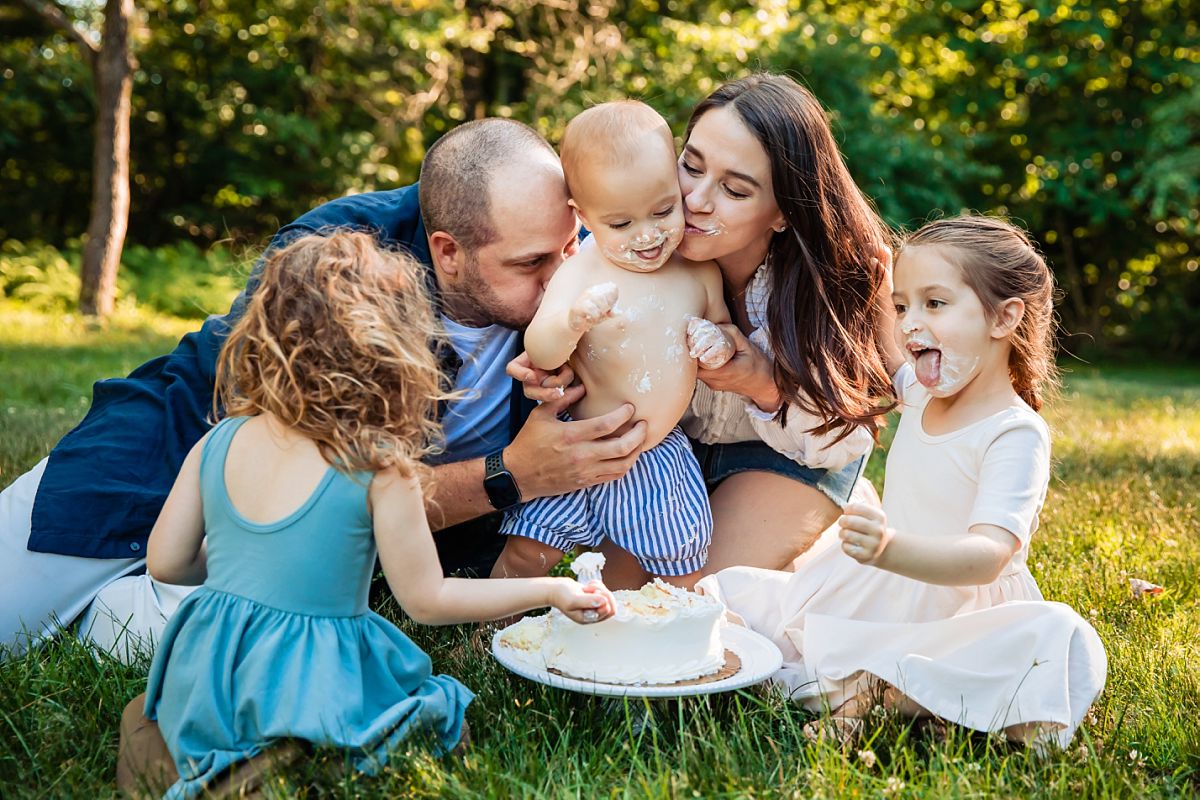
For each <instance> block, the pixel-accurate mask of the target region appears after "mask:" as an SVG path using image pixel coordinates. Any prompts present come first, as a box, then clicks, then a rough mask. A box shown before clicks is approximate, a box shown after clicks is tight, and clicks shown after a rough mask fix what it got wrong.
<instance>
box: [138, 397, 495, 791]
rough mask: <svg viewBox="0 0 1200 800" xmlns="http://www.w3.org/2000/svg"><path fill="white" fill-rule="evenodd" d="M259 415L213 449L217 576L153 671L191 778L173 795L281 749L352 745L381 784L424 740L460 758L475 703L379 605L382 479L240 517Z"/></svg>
mask: <svg viewBox="0 0 1200 800" xmlns="http://www.w3.org/2000/svg"><path fill="white" fill-rule="evenodd" d="M247 419H249V417H231V418H228V419H226V420H223V421H222V422H221V423H219V424H218V425H217V426H216V427H215V428H214V429H213V431H212V434H211V435H210V436H209V438H208V440H207V441H206V442H205V444H204V448H203V451H202V452H201V460H200V489H201V497H202V500H203V507H204V527H205V532H206V534H207V537H208V553H207V558H208V578H207V580H206V581H205V582H204V586H202V587H201V588H200V589H198V590H197V591H195V592H193V593H192V594H191V595H190V596H188V597H187V599H185V600H184V601H183V603H181V604H180V606H179V609H178V610H177V611H176V613H175V616H174V617H172V618H171V621H170V623H169V624H168V625H167V628H166V630H165V631H164V632H163V637H162V641H161V642H160V643H159V645H158V650H157V652H156V653H155V656H154V663H153V665H152V666H151V669H150V678H149V685H148V687H147V689H146V716H147V717H148V718H150V719H156V718H157V719H158V721H159V728H160V730H161V731H162V735H163V738H164V739H165V740H166V743H167V747H168V748H169V749H170V751H171V754H172V756H173V757H174V759H175V764H176V766H177V767H178V769H179V775H180V780H179V782H178V783H176V784H175V785H174V786H172V787H171V790H170V791H169V792H168V794H167V795H166V796H167V797H193V796H196V795H197V794H199V793H200V792H201V791H202V790H203V787H204V784H205V783H207V782H208V781H209V780H211V779H212V778H213V777H215V776H216V775H217V774H218V773H219V772H221V771H222V770H223V769H225V768H226V767H228V766H229V765H231V764H233V763H235V762H237V761H240V760H243V759H245V758H248V757H250V756H252V755H254V754H256V753H258V752H259V751H260V750H261V749H262V748H263V747H264V746H265V745H267V744H269V743H270V742H271V741H272V740H273V739H277V738H282V737H292V738H299V739H307V740H309V741H311V742H314V743H317V744H325V745H335V746H340V747H345V748H347V749H349V750H350V751H351V753H352V754H354V755H355V756H356V757H357V758H356V766H357V767H358V768H359V769H360V770H363V771H364V772H368V773H370V772H374V771H375V770H376V769H377V768H378V767H379V766H380V765H381V764H383V763H384V762H385V761H386V760H387V754H388V752H389V751H390V750H392V749H393V748H394V747H395V746H396V745H397V744H398V743H399V742H400V741H401V740H403V739H404V738H405V737H406V736H408V735H409V734H411V733H412V732H413V731H414V730H418V729H424V730H426V731H428V732H429V733H430V734H431V736H430V738H431V739H432V740H433V745H434V747H435V748H436V747H438V746H440V747H441V748H444V749H447V750H448V749H450V748H452V747H453V746H454V745H455V743H457V742H458V740H459V738H460V737H461V735H462V721H463V714H464V712H465V711H466V707H467V704H468V703H470V702H471V700H472V698H473V697H474V695H473V694H472V693H471V691H470V690H469V689H467V688H466V687H465V686H463V685H462V684H461V683H459V682H458V681H456V680H455V679H454V678H451V677H449V676H447V675H434V674H432V671H431V669H430V661H429V656H427V655H426V654H425V653H424V652H423V651H422V650H421V649H420V648H418V647H417V646H416V645H415V644H414V643H413V642H412V640H411V639H409V638H408V637H407V636H405V635H404V634H403V633H401V632H400V630H399V629H397V628H396V627H395V626H394V625H393V624H392V623H390V622H388V621H387V620H385V619H383V618H382V617H380V616H379V615H378V614H375V613H374V612H372V611H371V610H370V609H368V607H367V592H368V589H369V585H370V581H371V576H372V573H373V571H374V567H375V540H374V538H373V535H372V526H371V517H370V514H369V513H368V509H367V488H368V486H369V485H370V479H371V475H370V473H359V474H357V475H354V476H350V475H346V474H345V473H342V472H338V471H337V470H335V469H333V468H332V467H330V468H329V470H328V471H326V473H325V475H324V477H323V478H322V479H321V482H320V484H318V486H317V488H316V489H315V490H314V491H313V493H312V495H311V496H310V497H309V498H308V500H307V501H306V502H305V503H304V504H303V505H302V506H301V507H300V508H299V509H297V510H296V511H295V512H294V513H292V514H290V515H288V516H287V517H286V518H284V519H281V520H279V521H277V522H274V523H271V524H267V525H260V524H257V523H254V522H251V521H249V520H247V519H245V518H244V517H242V516H241V515H240V514H239V513H238V512H237V510H236V509H234V507H233V505H232V503H230V501H229V495H228V494H227V492H226V491H225V457H226V453H227V452H228V450H229V443H230V441H231V440H232V438H233V436H234V434H235V433H236V432H237V431H238V429H239V428H240V427H241V426H242V424H243V423H245V421H246V420H247Z"/></svg>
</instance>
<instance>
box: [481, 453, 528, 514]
mask: <svg viewBox="0 0 1200 800" xmlns="http://www.w3.org/2000/svg"><path fill="white" fill-rule="evenodd" d="M483 488H484V489H485V490H487V496H488V502H490V503H491V504H492V508H494V509H496V510H497V511H504V510H505V509H508V508H512V507H513V506H515V505H516V504H517V503H520V502H521V490H520V489H518V488H517V480H516V478H514V477H513V474H512V473H511V472H509V471H508V470H507V469H505V468H504V450H502V449H501V450H497V451H496V452H494V453H492V454H491V455H489V456H488V457H487V458H485V459H484V460H483Z"/></svg>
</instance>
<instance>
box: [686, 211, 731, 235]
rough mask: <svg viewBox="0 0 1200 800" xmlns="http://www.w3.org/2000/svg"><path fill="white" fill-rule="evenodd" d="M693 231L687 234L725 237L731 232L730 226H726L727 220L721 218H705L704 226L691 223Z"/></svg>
mask: <svg viewBox="0 0 1200 800" xmlns="http://www.w3.org/2000/svg"><path fill="white" fill-rule="evenodd" d="M689 226H690V228H691V230H689V231H688V232H687V235H688V236H700V237H704V238H707V237H711V236H723V235H724V234H726V233H728V232H729V226H728V225H726V224H725V220H723V219H721V218H720V217H714V216H708V217H705V218H704V222H703V224H701V223H698V222H692V223H689Z"/></svg>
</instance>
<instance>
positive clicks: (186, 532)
mask: <svg viewBox="0 0 1200 800" xmlns="http://www.w3.org/2000/svg"><path fill="white" fill-rule="evenodd" d="M206 439H208V436H207V435H205V437H204V438H203V439H201V440H200V441H199V442H197V443H196V444H195V446H194V447H192V449H191V451H190V452H189V453H188V454H187V458H185V459H184V460H183V466H181V467H180V468H179V475H177V476H176V477H175V485H174V486H172V487H171V493H170V494H169V495H167V501H166V502H165V503H164V504H163V507H162V511H160V512H159V513H158V519H157V520H156V521H155V523H154V529H153V530H152V531H150V541H149V542H148V543H147V545H146V571H147V572H149V573H150V576H151V577H152V578H154V579H155V580H158V581H162V582H163V583H175V584H180V585H184V586H196V585H198V584H201V583H204V579H205V577H207V575H208V569H207V566H206V558H205V548H204V506H203V505H202V503H201V499H200V453H201V449H202V448H203V447H204V442H205V440H206Z"/></svg>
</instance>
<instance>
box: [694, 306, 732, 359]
mask: <svg viewBox="0 0 1200 800" xmlns="http://www.w3.org/2000/svg"><path fill="white" fill-rule="evenodd" d="M687 344H688V355H690V356H691V357H692V358H694V359H696V360H697V361H699V362H700V366H702V367H704V368H705V369H717V368H718V367H722V366H724V365H725V363H726V362H727V361H729V359H731V358H733V353H734V349H735V348H734V346H733V342H731V341H730V340H729V337H728V336H726V335H725V334H724V333H723V332H722V331H721V329H720V328H719V327H718V326H717V324H716V323H715V322H709V321H708V320H706V319H701V318H700V317H692V318H691V319H689V320H688V326H687Z"/></svg>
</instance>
